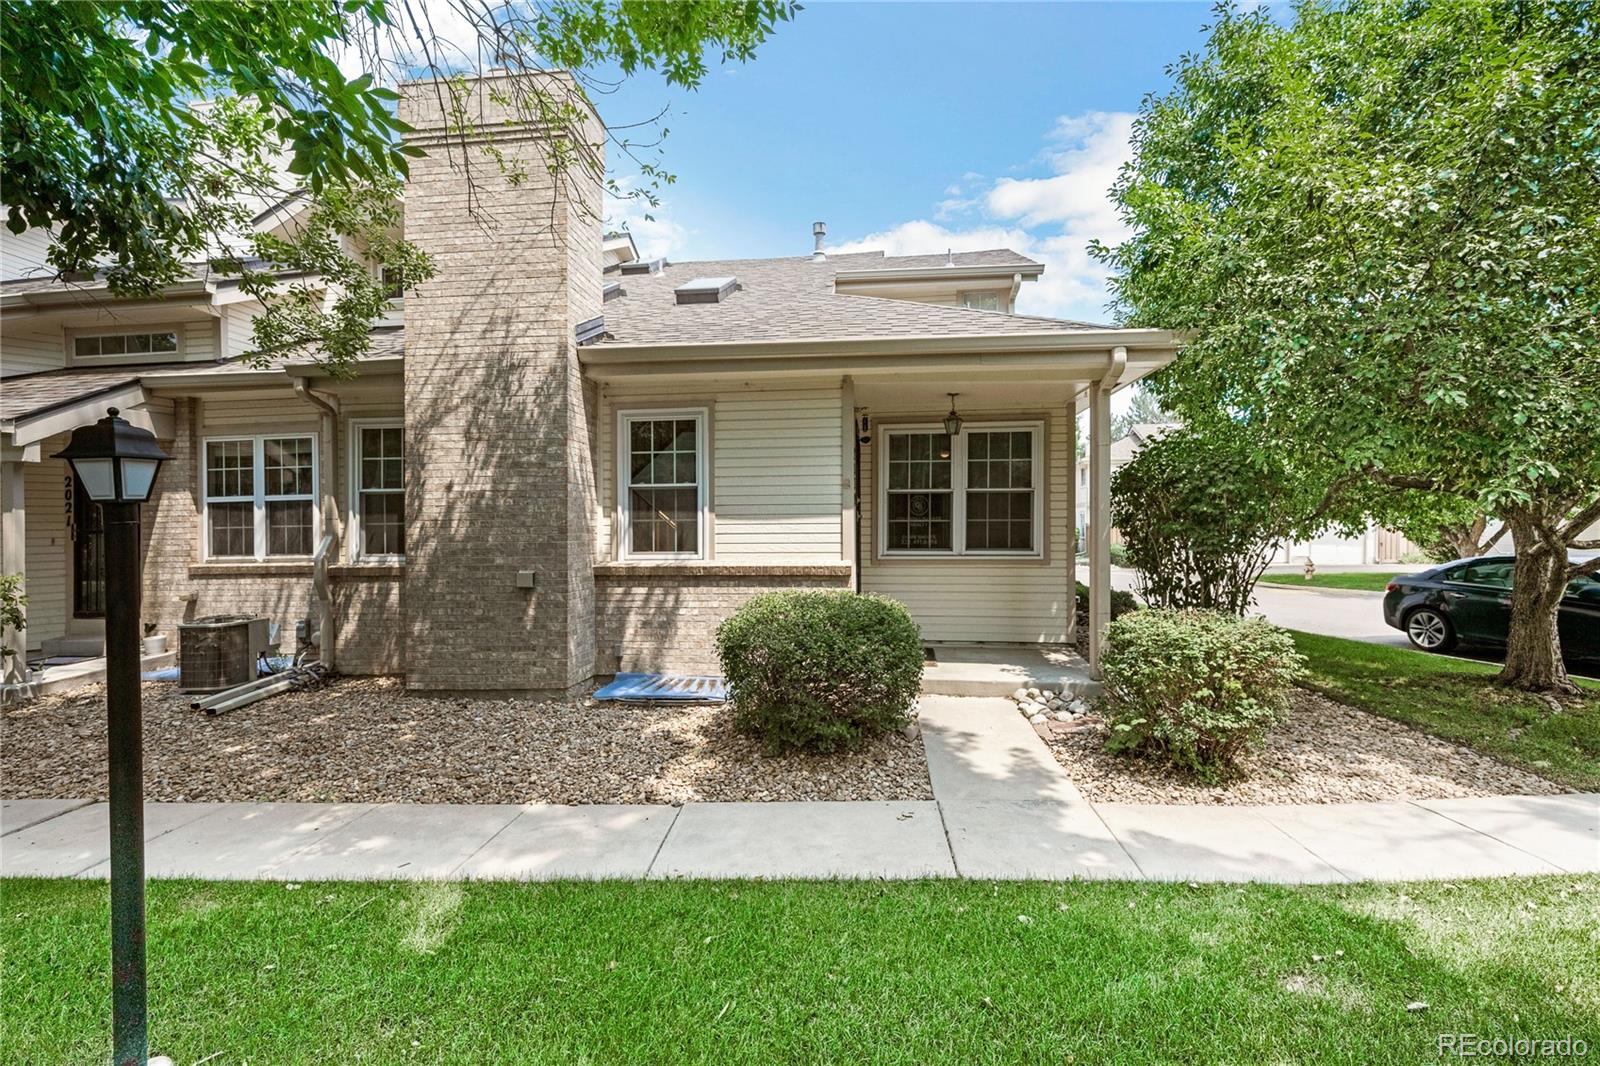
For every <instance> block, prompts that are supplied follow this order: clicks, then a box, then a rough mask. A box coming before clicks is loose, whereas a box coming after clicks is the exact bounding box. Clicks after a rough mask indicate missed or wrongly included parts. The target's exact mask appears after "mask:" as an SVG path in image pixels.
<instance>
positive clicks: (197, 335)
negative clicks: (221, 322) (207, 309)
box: [182, 319, 217, 361]
mask: <svg viewBox="0 0 1600 1066" xmlns="http://www.w3.org/2000/svg"><path fill="white" fill-rule="evenodd" d="M182 329H183V358H184V360H185V361H190V360H197V361H203V360H206V359H215V358H217V324H216V322H214V321H212V320H211V319H203V320H201V321H199V322H185V323H183V326H182Z"/></svg>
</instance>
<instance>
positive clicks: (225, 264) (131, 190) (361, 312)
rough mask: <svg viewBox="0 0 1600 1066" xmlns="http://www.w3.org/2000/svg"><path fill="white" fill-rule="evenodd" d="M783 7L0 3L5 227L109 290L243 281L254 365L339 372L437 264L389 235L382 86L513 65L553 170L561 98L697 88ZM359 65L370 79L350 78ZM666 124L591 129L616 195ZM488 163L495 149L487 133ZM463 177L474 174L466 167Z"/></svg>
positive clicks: (479, 0)
mask: <svg viewBox="0 0 1600 1066" xmlns="http://www.w3.org/2000/svg"><path fill="white" fill-rule="evenodd" d="M796 9H797V8H796V5H794V4H792V3H788V2H777V0H757V2H749V3H740V2H731V0H730V2H720V0H719V2H706V3H692V4H691V3H684V4H647V3H633V2H625V0H552V2H546V3H531V4H530V3H525V2H522V0H434V2H432V3H424V2H419V0H400V2H399V3H391V2H390V0H228V2H212V0H73V2H70V3H54V2H48V0H34V2H29V0H4V3H3V5H0V13H3V16H4V17H3V20H0V65H3V70H4V78H3V79H0V116H3V117H0V122H3V129H4V144H3V155H0V185H3V187H4V195H5V199H6V203H7V204H8V205H9V213H8V217H7V219H6V225H7V227H8V228H9V229H10V230H11V231H12V232H13V233H20V232H22V231H23V230H24V229H26V228H28V227H47V228H49V229H50V230H51V231H52V234H53V236H54V240H55V243H54V246H53V248H52V250H51V253H50V265H51V267H52V268H53V269H54V270H56V271H57V272H58V273H59V274H60V275H61V276H64V277H67V278H69V279H72V278H77V277H79V276H82V275H85V274H91V273H93V272H96V271H100V270H103V271H104V272H105V276H106V283H107V287H108V289H109V290H110V291H111V292H112V293H113V294H115V295H149V294H152V293H155V292H158V291H159V290H160V289H161V288H162V287H163V286H164V285H167V284H170V283H171V282H174V281H176V280H178V279H180V278H185V277H190V276H193V275H194V274H195V272H196V271H197V270H206V271H210V272H212V273H214V274H221V275H225V276H232V277H239V278H241V279H242V284H243V285H244V287H245V288H246V290H247V291H249V292H251V293H252V294H253V295H256V296H257V297H259V298H260V299H262V300H263V302H264V304H265V306H266V313H265V314H263V315H262V316H261V317H260V318H258V319H257V320H256V334H255V341H256V351H255V352H254V353H252V358H254V359H255V360H256V361H259V362H267V361H270V360H272V359H275V358H281V357H284V356H288V355H294V354H307V355H310V356H312V357H313V358H316V359H317V360H319V361H320V362H322V363H323V364H324V365H325V366H326V367H327V368H328V369H329V370H330V371H332V372H334V373H347V372H349V371H350V370H351V368H352V367H353V366H354V362H355V360H356V359H359V358H360V356H361V355H362V354H364V353H365V351H366V350H367V346H368V341H367V329H368V326H369V325H370V323H371V322H372V321H373V319H374V318H375V317H376V316H377V315H378V314H381V313H382V311H383V308H384V305H385V304H386V303H387V299H388V295H387V293H388V284H387V283H386V282H385V281H384V280H383V273H384V272H385V271H387V272H388V273H389V275H390V276H391V277H394V276H398V277H403V278H404V279H405V283H406V284H407V285H416V284H418V283H420V282H423V281H425V280H426V279H427V278H428V276H429V275H430V273H431V270H432V267H431V264H429V262H428V261H427V259H426V257H425V256H422V255H421V254H420V253H419V252H418V251H417V249H416V248H415V247H414V246H412V245H409V244H407V243H406V242H405V241H403V240H397V239H393V238H392V237H390V236H389V233H390V232H391V230H392V227H393V226H394V224H395V223H396V222H397V221H398V214H397V213H396V211H395V210H394V209H393V206H392V205H393V204H395V203H396V202H397V200H398V196H399V190H400V185H401V182H402V181H403V180H404V178H405V176H406V161H407V154H408V153H409V152H412V151H414V150H413V149H411V148H408V147H406V146H404V145H402V144H401V141H400V135H401V134H402V133H404V132H405V130H404V126H403V123H401V122H400V121H399V119H398V118H396V116H395V114H394V106H393V105H394V103H395V102H396V101H397V100H398V95H397V93H396V92H395V91H394V90H393V89H391V88H388V87H387V86H386V83H387V84H391V85H392V84H394V83H396V82H398V81H399V80H401V79H403V78H408V77H432V78H435V79H436V80H437V81H438V82H439V83H440V84H441V85H449V84H451V83H450V76H451V75H455V74H458V73H461V72H464V71H471V70H476V69H479V68H480V67H482V66H485V65H493V66H495V67H498V68H503V69H506V70H509V71H510V72H512V73H513V74H514V75H516V76H517V77H516V78H515V80H514V82H513V87H512V89H511V92H510V95H511V96H512V97H513V98H514V100H515V104H516V110H517V111H518V112H520V113H521V114H523V115H525V116H527V117H530V118H532V119H535V120H539V121H542V122H543V123H544V124H545V125H546V127H547V128H549V129H551V131H552V136H551V137H550V138H549V143H550V144H551V145H552V149H551V150H550V152H549V158H547V159H546V160H544V162H545V163H546V165H548V166H549V167H551V168H552V169H554V170H560V169H562V168H564V167H568V166H574V165H583V163H584V160H585V159H592V158H597V157H598V153H585V152H582V151H581V150H576V149H575V148H574V145H575V143H576V142H578V141H579V139H578V138H577V137H576V136H575V131H576V130H577V128H578V115H579V114H580V107H579V101H577V100H576V99H575V97H576V96H577V95H579V94H582V93H583V92H584V91H585V90H586V89H588V90H589V91H595V90H599V91H610V90H612V89H614V87H615V78H616V76H617V75H620V76H623V77H626V76H628V75H632V74H634V73H636V72H639V71H641V70H659V71H661V73H662V75H663V77H664V78H665V79H666V80H667V81H668V82H669V83H670V84H672V85H675V86H679V87H685V88H693V87H694V86H695V85H697V84H698V83H699V81H700V80H701V79H702V78H703V77H704V76H705V74H706V72H707V69H708V56H711V57H718V58H720V59H721V60H722V61H743V60H746V59H748V58H750V56H751V55H753V54H754V50H755V48H756V46H757V45H759V44H760V43H761V42H762V41H763V40H765V39H766V37H767V36H768V35H769V34H770V33H771V32H772V31H773V29H774V27H775V25H776V24H777V22H779V21H781V20H784V19H788V18H789V17H791V16H792V14H793V13H794V11H795V10H796ZM552 66H559V67H563V68H566V69H569V70H570V71H571V72H572V73H573V74H574V77H575V78H576V85H575V86H573V87H571V88H570V89H565V90H559V89H558V90H552V89H551V88H549V87H550V86H551V85H552V84H554V83H553V82H552V80H551V79H548V78H541V77H539V76H538V73H537V72H538V71H540V70H541V69H548V68H549V67H552ZM353 67H359V68H361V69H362V70H363V73H361V74H359V75H358V76H347V75H346V73H345V70H347V69H351V68H353ZM562 92H567V93H570V94H571V96H570V97H563V96H562V95H561V93H562ZM203 101H216V102H215V103H213V104H209V105H207V104H204V103H203ZM468 125H470V123H468V122H464V123H463V124H462V127H461V129H460V131H459V132H461V133H462V134H463V135H464V134H465V133H466V132H468V130H467V128H466V127H467V126H468ZM664 132H665V131H664V130H663V129H660V128H659V127H658V125H657V124H656V123H655V122H654V121H647V122H645V123H641V124H628V123H618V126H617V128H616V129H614V130H611V131H608V133H607V137H608V140H609V142H610V143H611V145H612V146H613V147H614V148H615V149H616V150H617V151H616V155H617V156H618V157H619V158H620V159H621V160H622V161H624V162H625V163H626V164H627V165H630V166H631V167H632V168H633V169H634V171H635V173H634V174H632V175H630V176H628V177H627V179H626V180H619V178H618V177H617V176H616V175H614V174H613V175H610V176H608V177H607V181H608V182H609V184H610V188H611V189H612V191H613V193H614V194H616V195H620V196H632V197H636V198H642V199H644V200H646V201H647V202H649V203H651V204H653V203H654V202H655V192H656V190H657V189H659V187H660V186H661V185H662V184H665V183H667V182H670V181H671V180H672V176H671V175H670V174H669V173H667V172H666V171H665V170H663V169H661V167H660V164H659V162H658V153H659V139H660V135H661V134H664ZM461 143H462V144H464V143H466V138H465V137H464V136H463V137H462V139H461ZM652 152H655V153H657V154H655V155H652V154H651V153H652ZM462 162H464V163H466V162H470V161H468V160H465V159H463V160H462ZM489 162H491V163H498V162H499V161H498V160H495V159H494V158H493V153H492V149H491V150H490V158H489ZM463 180H464V181H466V182H467V183H469V185H470V184H471V182H472V181H473V177H472V170H471V168H470V166H466V167H463ZM297 196H304V197H307V198H308V199H309V200H310V201H311V202H312V204H313V211H312V213H311V217H310V219H309V221H306V222H303V223H302V224H301V225H300V226H299V227H298V229H297V231H296V232H295V233H293V234H291V235H289V236H287V237H284V236H281V235H280V236H279V237H278V238H276V239H274V238H272V237H268V236H264V235H262V234H261V233H259V232H258V230H257V227H256V226H255V225H254V219H255V218H256V217H257V216H258V215H260V214H261V213H262V212H263V211H264V210H266V209H268V208H270V207H272V206H273V205H275V204H281V203H282V202H284V201H285V200H286V199H289V198H293V197H297ZM386 204H387V205H390V206H388V207H385V206H384V205H386ZM358 251H359V252H360V253H363V254H358ZM368 260H372V261H376V263H377V265H378V266H379V267H380V268H382V269H380V270H377V271H375V270H373V269H371V267H370V266H369V265H368ZM307 272H309V274H310V276H309V277H308V278H306V279H305V280H302V281H299V282H297V283H284V281H283V278H284V277H286V276H289V275H294V274H301V275H304V274H306V273H307ZM328 294H336V295H334V297H333V298H332V299H327V296H328Z"/></svg>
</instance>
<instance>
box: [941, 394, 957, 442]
mask: <svg viewBox="0 0 1600 1066" xmlns="http://www.w3.org/2000/svg"><path fill="white" fill-rule="evenodd" d="M945 395H946V396H948V397H950V413H949V414H947V415H945V416H944V431H945V432H946V433H948V434H950V436H952V437H959V436H961V416H960V415H958V414H956V397H957V396H960V395H961V394H960V393H959V392H947V393H945Z"/></svg>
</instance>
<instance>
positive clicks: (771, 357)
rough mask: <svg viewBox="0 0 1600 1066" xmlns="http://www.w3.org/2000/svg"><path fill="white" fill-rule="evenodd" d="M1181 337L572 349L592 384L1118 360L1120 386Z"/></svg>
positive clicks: (1077, 377)
mask: <svg viewBox="0 0 1600 1066" xmlns="http://www.w3.org/2000/svg"><path fill="white" fill-rule="evenodd" d="M1181 344H1182V340H1181V338H1180V337H1179V336H1178V335H1177V334H1175V333H1173V332H1171V331H1169V330H1160V329H1103V330H1074V331H1072V332H1051V333H1022V334H984V335H972V336H938V337H857V338H840V339H829V340H776V341H749V342H744V341H727V342H716V343H710V344H599V345H593V346H589V347H584V348H580V349H579V351H578V361H579V363H580V364H582V366H583V368H584V371H585V373H586V374H588V376H590V377H591V378H594V379H596V380H599V381H608V380H620V379H639V378H695V377H717V376H723V375H727V374H729V373H737V374H739V375H740V376H743V377H750V376H756V375H760V376H768V375H772V376H777V375H783V376H796V375H800V376H833V375H844V374H849V375H853V376H855V377H856V378H857V380H861V379H862V378H863V376H864V375H872V376H884V377H895V376H918V375H928V374H937V375H941V376H945V377H950V376H954V375H966V376H977V377H984V378H993V379H995V380H1003V379H1005V378H1016V379H1017V380H1027V379H1029V378H1038V377H1041V376H1042V377H1047V378H1049V379H1051V380H1055V381H1082V382H1089V381H1097V380H1101V379H1103V378H1104V376H1105V374H1106V371H1107V369H1108V368H1109V367H1110V366H1111V364H1112V361H1113V359H1114V356H1113V352H1115V351H1117V350H1121V351H1123V352H1124V353H1125V356H1124V357H1125V359H1126V363H1127V367H1126V370H1125V371H1124V372H1123V373H1122V374H1121V375H1120V376H1119V380H1120V381H1121V382H1123V383H1127V382H1131V381H1135V380H1137V379H1138V378H1140V377H1143V376H1144V375H1145V374H1148V373H1150V372H1151V371H1153V370H1156V369H1158V368H1160V367H1162V366H1165V365H1166V364H1167V363H1169V362H1171V361H1172V359H1173V357H1174V356H1175V355H1176V354H1177V351H1178V348H1179V347H1180V346H1181Z"/></svg>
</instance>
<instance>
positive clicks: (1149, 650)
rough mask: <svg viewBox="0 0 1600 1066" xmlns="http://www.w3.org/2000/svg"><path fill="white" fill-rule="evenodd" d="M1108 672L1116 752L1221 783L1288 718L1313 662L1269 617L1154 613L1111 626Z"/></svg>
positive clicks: (1105, 706) (1106, 708) (1105, 705)
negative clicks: (1293, 690) (1294, 692)
mask: <svg viewBox="0 0 1600 1066" xmlns="http://www.w3.org/2000/svg"><path fill="white" fill-rule="evenodd" d="M1100 669H1101V674H1102V679H1103V682H1104V685H1105V696H1104V697H1103V699H1102V700H1101V709H1102V711H1103V712H1104V714H1105V718H1106V724H1107V725H1108V726H1110V729H1111V735H1110V737H1109V738H1108V739H1107V741H1106V747H1107V748H1109V749H1110V750H1112V751H1137V752H1142V753H1148V754H1153V755H1156V756H1158V757H1160V758H1164V759H1166V760H1167V761H1169V762H1171V763H1172V764H1173V765H1175V766H1177V767H1179V768H1181V769H1184V770H1187V771H1189V772H1191V773H1193V774H1194V775H1195V776H1197V777H1199V778H1200V779H1201V780H1202V781H1217V780H1220V779H1222V778H1224V777H1226V776H1228V775H1229V774H1231V773H1234V772H1236V770H1237V767H1238V760H1239V757H1240V756H1241V755H1243V754H1244V753H1245V752H1246V751H1248V750H1250V749H1251V748H1252V747H1256V746H1258V745H1260V743H1261V742H1262V741H1263V740H1264V739H1265V738H1266V734H1267V730H1269V729H1270V728H1272V727H1273V726H1274V725H1276V724H1277V723H1278V722H1279V720H1280V719H1281V718H1282V717H1283V714H1284V711H1285V710H1286V709H1287V707H1288V692H1289V689H1290V687H1291V686H1293V685H1294V683H1295V682H1296V681H1298V680H1300V679H1301V678H1302V677H1303V676H1305V659H1304V657H1302V656H1301V655H1300V654H1299V653H1298V652H1296V651H1295V647H1294V641H1293V640H1292V639H1291V638H1290V636H1289V634H1288V633H1287V632H1286V631H1284V630H1282V629H1279V628H1278V627H1277V626H1275V625H1272V624H1271V623H1270V622H1268V621H1267V620H1266V619H1264V618H1240V617H1238V616H1237V615H1231V614H1223V613H1220V612H1213V611H1173V610H1164V609H1153V608H1147V609H1145V610H1142V611H1134V612H1132V613H1130V614H1125V615H1123V616H1122V617H1121V618H1119V619H1117V620H1116V621H1114V622H1112V623H1111V627H1110V628H1109V629H1108V630H1106V650H1105V653H1104V654H1103V655H1102V656H1101V659H1100Z"/></svg>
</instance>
